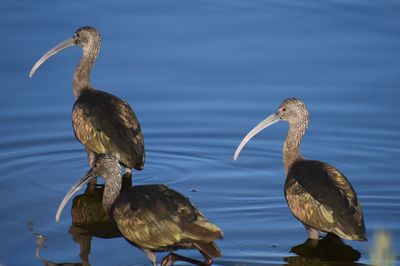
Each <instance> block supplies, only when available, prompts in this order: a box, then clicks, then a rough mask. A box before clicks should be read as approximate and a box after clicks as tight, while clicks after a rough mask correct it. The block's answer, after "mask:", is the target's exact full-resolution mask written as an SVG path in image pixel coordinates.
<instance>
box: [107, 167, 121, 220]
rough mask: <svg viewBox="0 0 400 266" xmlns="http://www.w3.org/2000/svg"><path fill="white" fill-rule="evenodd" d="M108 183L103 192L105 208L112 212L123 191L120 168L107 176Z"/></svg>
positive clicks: (108, 212)
mask: <svg viewBox="0 0 400 266" xmlns="http://www.w3.org/2000/svg"><path fill="white" fill-rule="evenodd" d="M105 179H106V184H105V187H104V193H103V208H104V210H105V211H106V213H107V214H111V210H112V207H113V205H114V203H115V201H116V199H117V198H118V196H119V194H120V192H121V186H122V177H121V173H120V169H116V170H115V171H113V172H112V173H109V174H108V175H107V176H105Z"/></svg>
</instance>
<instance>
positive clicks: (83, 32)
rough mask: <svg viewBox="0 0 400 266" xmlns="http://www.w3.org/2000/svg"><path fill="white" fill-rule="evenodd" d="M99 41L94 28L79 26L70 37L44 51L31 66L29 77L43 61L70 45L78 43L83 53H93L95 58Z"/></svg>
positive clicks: (98, 35)
mask: <svg viewBox="0 0 400 266" xmlns="http://www.w3.org/2000/svg"><path fill="white" fill-rule="evenodd" d="M100 43H101V40H100V34H99V32H98V31H97V30H96V29H95V28H93V27H90V26H85V27H81V28H79V29H77V30H76V31H75V33H74V35H73V36H72V38H68V39H66V40H65V41H62V42H61V43H59V44H57V45H56V46H55V47H53V48H52V49H50V50H49V51H48V52H47V53H45V54H44V55H43V56H42V57H41V58H40V59H39V60H38V61H37V62H36V63H35V65H34V66H33V67H32V69H31V72H29V77H30V78H31V77H33V75H34V74H35V72H36V70H37V69H38V68H39V67H40V66H41V65H42V64H43V63H44V62H46V61H47V59H49V58H50V57H52V56H53V55H55V54H57V53H59V52H61V51H62V50H65V49H67V48H69V47H71V46H75V45H78V46H80V47H82V49H83V53H84V54H85V53H86V54H88V53H89V52H90V53H93V54H92V56H93V58H96V56H97V54H98V53H99V49H100Z"/></svg>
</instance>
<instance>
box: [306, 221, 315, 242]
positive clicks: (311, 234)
mask: <svg viewBox="0 0 400 266" xmlns="http://www.w3.org/2000/svg"><path fill="white" fill-rule="evenodd" d="M304 227H305V228H306V230H307V233H308V237H309V238H311V239H314V240H319V232H318V230H316V229H314V228H311V227H309V226H308V225H305V224H304Z"/></svg>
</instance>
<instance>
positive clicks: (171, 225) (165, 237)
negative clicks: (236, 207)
mask: <svg viewBox="0 0 400 266" xmlns="http://www.w3.org/2000/svg"><path fill="white" fill-rule="evenodd" d="M120 170H121V169H120V166H119V165H118V160H117V159H116V158H115V157H114V156H110V155H101V156H98V157H97V158H96V160H95V161H94V162H93V166H92V168H91V169H90V170H89V172H88V173H87V174H86V175H85V176H84V177H83V178H81V180H79V181H78V183H77V184H75V185H74V186H73V187H72V188H71V190H70V191H69V192H68V193H67V195H66V196H65V197H64V199H63V201H62V202H61V204H60V207H59V209H58V211H57V215H56V221H58V219H59V217H60V214H61V211H62V209H63V208H64V206H65V204H66V203H67V201H68V199H69V198H71V197H72V195H73V194H74V193H75V192H76V191H77V190H79V188H80V187H82V186H83V185H84V184H86V183H87V182H89V181H90V179H92V178H94V177H96V176H103V177H104V179H105V189H104V194H103V200H102V202H103V207H104V209H105V211H106V213H108V214H109V215H110V217H112V219H113V220H114V222H115V223H116V225H117V227H118V229H119V230H120V231H121V233H122V235H123V236H124V237H125V238H126V239H127V240H128V241H129V242H131V243H132V244H133V245H135V246H136V247H138V248H140V249H141V250H143V251H144V252H145V253H146V254H147V256H148V257H149V259H150V260H151V261H152V263H153V265H156V257H155V254H154V252H158V251H173V250H176V249H193V248H194V249H198V250H199V251H200V252H201V253H202V254H203V256H204V258H205V260H204V262H200V261H197V260H194V259H191V258H186V257H183V256H180V255H177V254H174V253H170V254H169V255H168V256H166V257H165V258H164V259H163V260H162V263H161V265H172V264H173V263H174V262H175V261H176V260H184V261H187V262H190V263H194V264H197V265H210V264H211V263H212V258H215V257H220V256H221V255H222V254H221V251H220V250H219V248H218V247H217V245H216V244H215V243H214V241H215V240H217V239H219V238H222V236H223V233H222V231H221V230H220V229H219V228H218V227H217V226H216V225H214V224H212V223H210V222H208V221H207V219H206V218H205V217H204V215H203V214H202V213H201V212H200V211H199V210H198V209H197V208H196V207H195V206H194V205H193V204H192V203H191V202H190V201H189V200H188V198H186V197H185V196H183V195H182V194H180V193H178V192H177V191H175V190H172V189H169V188H168V187H166V186H164V185H140V186H133V187H132V188H131V189H129V190H128V191H122V192H120V189H121V173H120Z"/></svg>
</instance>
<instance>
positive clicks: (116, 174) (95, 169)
mask: <svg viewBox="0 0 400 266" xmlns="http://www.w3.org/2000/svg"><path fill="white" fill-rule="evenodd" d="M98 176H102V177H104V179H105V180H106V182H107V179H108V178H117V179H118V180H117V181H119V180H120V179H122V178H121V166H120V165H119V161H118V159H117V158H115V157H114V156H112V155H108V154H103V155H97V156H96V159H95V160H94V161H93V163H92V166H91V167H90V169H89V171H87V172H86V174H85V175H84V176H82V177H81V178H80V179H79V180H78V182H76V183H75V185H73V186H72V188H71V189H70V190H69V191H68V193H67V194H66V195H65V197H64V199H63V200H62V201H61V203H60V205H59V207H58V210H57V214H56V222H58V221H59V219H60V216H61V213H62V210H63V209H64V207H65V205H66V204H67V202H68V201H69V199H70V198H72V196H73V195H74V194H75V193H76V192H77V191H78V190H79V189H81V188H82V187H83V186H84V185H86V184H87V183H89V181H90V180H91V179H93V178H95V177H98ZM121 182H122V181H121Z"/></svg>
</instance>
